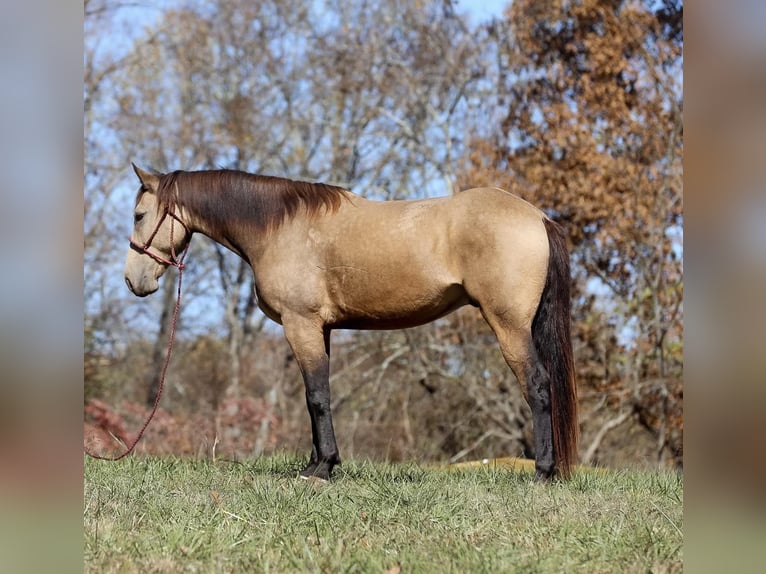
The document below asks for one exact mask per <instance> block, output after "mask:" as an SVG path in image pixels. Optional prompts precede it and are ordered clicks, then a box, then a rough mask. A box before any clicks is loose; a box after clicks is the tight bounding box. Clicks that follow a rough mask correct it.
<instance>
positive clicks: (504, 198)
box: [452, 188, 549, 328]
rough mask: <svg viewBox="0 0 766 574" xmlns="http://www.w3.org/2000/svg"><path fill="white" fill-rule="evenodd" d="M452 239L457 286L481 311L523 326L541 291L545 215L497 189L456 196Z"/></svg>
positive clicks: (545, 251)
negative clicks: (457, 266) (458, 272)
mask: <svg viewBox="0 0 766 574" xmlns="http://www.w3.org/2000/svg"><path fill="white" fill-rule="evenodd" d="M454 207H455V213H456V217H457V221H458V222H459V223H458V224H457V225H455V232H454V234H453V237H452V241H453V247H454V250H455V257H456V259H457V260H458V262H459V264H460V269H461V272H462V275H463V285H464V287H465V289H466V291H467V293H468V295H469V296H470V297H471V299H472V300H475V301H477V302H478V303H479V304H480V306H481V307H482V309H484V311H485V312H486V311H488V310H491V311H492V312H493V313H495V314H499V315H503V316H507V319H508V320H509V321H511V323H512V324H513V325H514V326H515V327H516V328H526V327H528V326H529V325H530V324H531V322H532V318H533V316H534V313H535V311H536V309H537V306H538V304H539V301H540V295H541V294H542V291H543V288H544V286H545V277H546V272H547V268H548V252H549V248H548V235H547V232H546V231H545V226H544V224H543V219H544V218H545V214H544V213H543V212H542V211H540V210H539V209H537V208H536V207H534V206H533V205H531V204H530V203H528V202H526V201H524V200H523V199H521V198H519V197H517V196H515V195H512V194H510V193H508V192H505V191H503V190H501V189H498V188H476V189H470V190H467V191H464V192H462V193H459V194H458V195H457V196H456V197H455V202H454Z"/></svg>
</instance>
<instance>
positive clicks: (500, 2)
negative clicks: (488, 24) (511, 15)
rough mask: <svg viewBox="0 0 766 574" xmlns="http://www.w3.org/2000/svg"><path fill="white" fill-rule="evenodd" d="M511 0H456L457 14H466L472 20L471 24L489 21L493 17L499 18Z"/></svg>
mask: <svg viewBox="0 0 766 574" xmlns="http://www.w3.org/2000/svg"><path fill="white" fill-rule="evenodd" d="M510 3H511V0H458V2H457V8H458V11H459V12H464V11H465V12H466V13H468V14H470V15H471V17H472V18H473V23H474V24H475V23H477V22H483V21H485V20H489V19H490V18H491V17H493V16H500V15H502V13H503V10H504V9H505V7H506V6H507V5H509V4H510Z"/></svg>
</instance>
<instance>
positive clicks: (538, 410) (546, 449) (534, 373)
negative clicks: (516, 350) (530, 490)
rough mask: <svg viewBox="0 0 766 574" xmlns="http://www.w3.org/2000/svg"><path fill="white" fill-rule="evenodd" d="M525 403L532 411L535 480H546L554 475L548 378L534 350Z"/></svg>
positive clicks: (554, 463) (528, 370)
mask: <svg viewBox="0 0 766 574" xmlns="http://www.w3.org/2000/svg"><path fill="white" fill-rule="evenodd" d="M527 402H528V403H529V407H530V409H531V410H532V424H533V428H534V435H535V439H534V440H535V479H536V480H548V479H549V478H551V477H552V476H554V475H555V473H556V460H555V454H554V445H553V428H552V419H551V388H550V378H549V377H548V373H547V372H546V371H545V369H544V368H543V366H542V364H541V363H540V361H539V360H538V358H537V354H536V353H535V351H534V350H533V351H532V353H531V354H530V362H529V368H528V369H527Z"/></svg>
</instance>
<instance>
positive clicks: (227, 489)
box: [84, 455, 683, 574]
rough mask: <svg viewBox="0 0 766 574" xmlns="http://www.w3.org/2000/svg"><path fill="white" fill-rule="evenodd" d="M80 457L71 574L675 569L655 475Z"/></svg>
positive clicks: (678, 558)
mask: <svg viewBox="0 0 766 574" xmlns="http://www.w3.org/2000/svg"><path fill="white" fill-rule="evenodd" d="M302 462H303V461H302V460H299V459H296V458H294V457H289V456H286V455H285V456H275V457H270V458H261V459H259V460H255V461H247V462H245V463H232V462H224V461H217V462H212V461H200V460H181V459H169V458H165V459H158V458H129V459H128V460H125V461H120V462H117V463H109V462H103V461H96V460H91V459H86V460H85V507H84V525H85V572H98V573H108V572H120V573H129V572H141V573H148V572H332V573H334V572H381V573H388V574H396V573H399V572H401V573H403V574H404V573H410V572H428V573H431V572H436V573H441V572H471V573H473V572H588V573H590V572H649V571H651V572H680V571H681V570H682V559H683V555H682V544H683V534H682V531H683V508H682V506H683V503H682V501H683V482H682V478H681V477H679V476H677V475H676V474H674V473H670V472H667V473H666V472H662V473H660V472H654V473H648V472H635V471H631V472H628V471H623V472H587V471H578V472H577V473H575V475H574V477H573V478H572V480H570V481H569V482H556V483H553V484H549V485H540V484H535V483H533V482H532V480H531V475H530V474H529V473H527V472H511V471H508V470H504V469H500V468H498V469H491V468H480V469H466V470H459V471H445V470H437V469H424V468H420V467H417V466H413V465H387V464H378V463H361V462H353V461H347V462H344V464H343V466H341V467H337V468H336V471H335V476H334V478H333V481H332V482H329V483H314V482H307V481H304V480H299V479H297V478H296V475H297V472H298V470H299V469H300V467H301V464H302Z"/></svg>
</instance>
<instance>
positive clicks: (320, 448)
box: [282, 316, 340, 480]
mask: <svg viewBox="0 0 766 574" xmlns="http://www.w3.org/2000/svg"><path fill="white" fill-rule="evenodd" d="M282 321H283V325H284V328H285V337H287V341H288V343H290V347H291V348H292V350H293V353H294V354H295V359H296V361H297V362H298V366H299V367H300V369H301V374H302V375H303V382H304V385H305V387H306V406H307V407H308V411H309V416H310V417H311V435H312V444H313V446H312V449H311V459H310V460H309V464H308V466H307V467H306V468H304V469H303V470H302V471H301V473H300V475H301V476H302V477H304V478H308V477H311V476H315V477H317V478H321V479H324V480H329V479H330V475H331V474H332V469H333V467H334V466H335V465H336V464H339V463H340V456H339V455H338V446H337V444H336V442H335V431H334V429H333V425H332V413H331V412H330V332H329V331H328V330H325V329H323V328H322V326H321V325H320V324H317V323H316V322H315V321H312V320H308V319H304V318H302V317H293V318H288V317H284V316H283V318H282Z"/></svg>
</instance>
